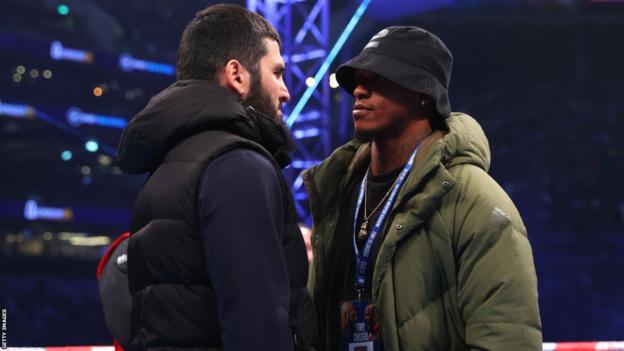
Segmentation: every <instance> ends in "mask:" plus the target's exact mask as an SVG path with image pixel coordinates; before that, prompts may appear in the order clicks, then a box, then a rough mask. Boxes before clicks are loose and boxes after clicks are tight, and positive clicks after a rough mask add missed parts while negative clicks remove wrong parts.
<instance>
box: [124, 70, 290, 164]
mask: <svg viewBox="0 0 624 351" xmlns="http://www.w3.org/2000/svg"><path fill="white" fill-rule="evenodd" d="M206 130H224V131H228V132H231V133H234V134H236V135H239V136H241V137H243V138H246V139H249V140H251V141H254V142H256V143H258V144H260V145H262V146H263V147H264V148H265V149H267V150H268V151H269V152H270V153H271V154H272V155H273V157H274V158H275V160H276V161H277V162H278V164H280V166H282V167H285V166H286V165H288V163H290V157H289V155H288V152H289V151H290V150H291V149H292V141H291V139H290V136H289V134H288V130H287V128H286V127H285V126H284V125H283V124H279V123H277V122H275V121H273V120H271V119H270V118H269V117H267V116H265V115H263V114H261V113H260V112H258V111H256V110H255V109H253V108H252V107H250V106H245V105H244V104H243V103H242V101H241V100H240V97H239V96H238V95H236V94H235V93H233V92H231V91H229V90H228V89H225V88H223V87H221V86H219V85H217V84H214V83H211V82H208V81H204V80H181V81H177V82H175V83H174V84H173V85H171V86H170V87H168V88H167V89H165V90H163V91H162V92H160V93H159V94H158V95H156V96H154V97H153V98H152V99H151V100H150V102H149V103H148V105H147V106H146V107H145V108H144V109H143V110H142V111H141V112H139V113H138V114H137V115H136V116H134V117H133V118H132V120H131V121H130V122H129V123H128V126H126V128H125V129H124V131H123V133H122V136H121V139H120V142H119V151H118V155H117V159H116V162H117V164H118V165H119V166H120V168H121V169H122V170H123V171H124V172H126V173H131V174H141V173H145V172H149V171H152V170H153V169H155V168H156V167H157V166H158V165H159V164H160V161H161V160H162V158H163V157H164V156H165V154H166V153H167V152H168V151H169V150H170V149H171V148H173V147H174V146H175V145H176V144H177V143H179V142H180V141H182V140H184V139H186V138H188V137H190V136H191V135H194V134H197V133H199V132H202V131H206Z"/></svg>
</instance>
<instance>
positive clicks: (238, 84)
mask: <svg viewBox="0 0 624 351" xmlns="http://www.w3.org/2000/svg"><path fill="white" fill-rule="evenodd" d="M219 85H221V86H222V87H225V88H228V89H230V90H232V91H233V92H235V93H237V94H238V95H239V96H240V97H241V98H242V99H245V98H247V95H248V94H249V90H250V86H251V74H250V73H249V71H248V70H247V68H245V66H244V65H243V64H242V63H240V62H239V61H238V60H235V59H232V60H229V61H228V62H227V63H226V64H225V66H224V67H223V69H222V70H221V73H220V74H219Z"/></svg>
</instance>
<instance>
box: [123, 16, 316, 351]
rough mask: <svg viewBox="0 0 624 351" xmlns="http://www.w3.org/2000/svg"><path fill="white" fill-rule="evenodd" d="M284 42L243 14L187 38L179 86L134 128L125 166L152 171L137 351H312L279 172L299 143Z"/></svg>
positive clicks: (135, 317)
mask: <svg viewBox="0 0 624 351" xmlns="http://www.w3.org/2000/svg"><path fill="white" fill-rule="evenodd" d="M279 43H280V38H279V35H278V34H277V33H276V31H275V29H274V28H273V27H272V26H271V25H270V24H269V23H268V22H267V21H266V20H265V19H263V18H262V17H260V16H258V15H257V14H254V13H252V12H249V11H247V10H245V9H243V8H241V7H238V6H233V5H216V6H211V7H208V8H206V9H205V10H203V11H200V12H198V13H197V15H196V16H195V18H194V19H193V20H192V21H191V23H190V24H189V25H188V26H187V28H186V29H185V31H184V33H183V35H182V39H181V42H180V47H179V49H178V59H177V67H176V68H177V82H176V83H174V84H173V85H172V86H170V87H169V88H167V89H165V90H164V91H162V92H161V93H160V94H158V95H156V96H155V97H153V98H152V99H151V100H150V102H149V104H148V106H147V107H145V109H143V111H141V112H140V113H139V114H137V115H136V116H135V117H134V118H133V119H132V120H131V121H130V123H129V124H128V126H127V128H126V129H125V130H124V132H123V135H122V137H121V141H120V144H119V155H118V160H117V161H118V164H119V166H120V167H121V169H122V170H123V171H124V172H126V173H130V174H142V173H149V178H148V180H147V181H146V183H145V184H144V186H143V188H142V189H141V192H140V193H139V195H138V198H137V200H136V204H135V207H134V211H133V218H132V225H131V236H130V239H129V243H128V281H129V288H130V292H131V294H132V297H133V302H132V322H131V333H130V335H131V337H130V339H131V344H130V348H131V349H137V350H146V349H152V350H165V349H167V350H169V349H185V350H219V349H224V350H293V349H297V350H306V349H309V348H310V345H311V344H312V338H313V337H314V336H315V335H316V321H315V315H314V307H313V306H312V300H311V298H310V295H309V294H308V292H307V290H306V288H305V284H306V281H307V272H308V262H307V258H306V249H305V245H304V241H303V238H302V236H301V233H300V231H299V228H298V226H297V218H296V214H295V211H294V206H293V202H292V197H291V194H290V192H289V189H288V187H287V186H286V184H285V182H284V179H283V177H282V175H281V168H282V167H284V166H286V165H287V164H288V163H289V162H290V159H289V156H288V153H287V152H288V151H289V148H290V146H291V145H292V143H291V142H290V138H289V135H288V130H287V129H286V127H285V125H284V124H283V122H282V119H281V112H280V106H281V104H282V103H283V102H285V101H288V100H289V98H290V97H289V95H288V89H287V88H286V86H285V85H284V81H283V79H282V73H283V70H284V60H283V59H282V57H281V55H280V45H279Z"/></svg>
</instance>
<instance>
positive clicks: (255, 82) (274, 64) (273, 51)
mask: <svg viewBox="0 0 624 351" xmlns="http://www.w3.org/2000/svg"><path fill="white" fill-rule="evenodd" d="M264 44H265V47H266V54H265V55H264V56H263V57H262V58H261V59H260V62H259V63H258V70H257V71H258V72H253V73H252V76H251V82H250V87H249V93H248V94H246V96H243V100H244V101H245V103H246V104H248V105H250V106H252V107H254V108H255V109H257V110H258V111H260V112H262V113H264V114H266V115H268V116H269V117H270V118H272V119H274V120H275V121H276V122H278V123H281V122H282V109H281V107H282V104H283V103H285V102H288V101H289V100H290V94H289V92H288V88H287V87H286V84H285V83H284V67H285V65H284V59H283V58H282V55H281V54H280V47H279V44H278V43H277V42H276V41H275V40H271V39H268V38H265V39H264ZM254 73H255V74H254Z"/></svg>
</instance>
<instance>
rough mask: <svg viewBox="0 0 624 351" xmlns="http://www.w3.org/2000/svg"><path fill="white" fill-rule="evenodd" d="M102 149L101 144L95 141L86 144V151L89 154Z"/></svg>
mask: <svg viewBox="0 0 624 351" xmlns="http://www.w3.org/2000/svg"><path fill="white" fill-rule="evenodd" d="M99 148H100V144H98V143H97V141H95V140H89V141H87V142H86V143H85V149H87V151H89V152H96V151H98V149H99Z"/></svg>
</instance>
